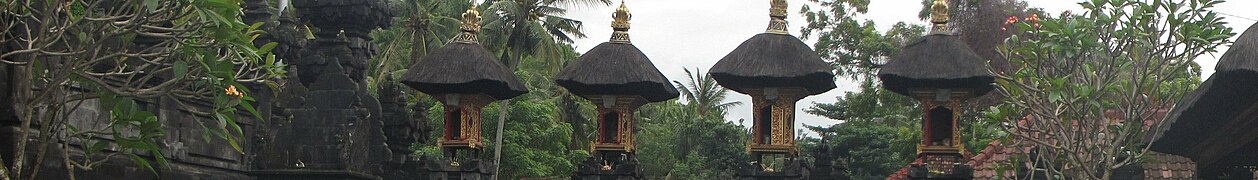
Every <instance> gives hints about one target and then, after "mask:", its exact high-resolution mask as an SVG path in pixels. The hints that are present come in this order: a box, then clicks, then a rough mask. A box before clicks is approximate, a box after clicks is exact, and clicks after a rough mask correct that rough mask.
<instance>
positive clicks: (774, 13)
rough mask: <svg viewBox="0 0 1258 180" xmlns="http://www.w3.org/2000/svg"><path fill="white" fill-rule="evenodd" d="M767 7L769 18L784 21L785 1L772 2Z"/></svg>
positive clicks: (775, 0)
mask: <svg viewBox="0 0 1258 180" xmlns="http://www.w3.org/2000/svg"><path fill="white" fill-rule="evenodd" d="M769 6H770V7H769V16H770V17H777V18H782V19H786V8H787V7H786V0H772V1H770V2H769Z"/></svg>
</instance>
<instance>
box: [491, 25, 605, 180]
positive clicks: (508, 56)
mask: <svg viewBox="0 0 1258 180" xmlns="http://www.w3.org/2000/svg"><path fill="white" fill-rule="evenodd" d="M595 5H603V6H607V5H611V1H610V0H499V1H495V2H493V3H492V5H491V6H490V7H489V10H490V12H494V13H487V15H488V16H489V17H488V18H486V20H487V21H489V22H488V24H487V25H486V27H487V30H488V31H489V32H499V33H500V34H507V36H506V37H507V38H506V39H501V38H492V37H491V38H487V40H486V41H489V42H498V43H490V44H501V45H503V46H499V47H498V48H497V49H498V51H500V52H501V53H502V59H503V63H504V64H506V65H507V68H509V69H511V70H515V69H516V68H517V67H519V65H520V63H521V62H522V61H523V60H524V59H525V57H536V58H535V59H540V60H553V59H552V58H554V57H556V56H559V52H560V51H559V49H560V48H559V47H561V46H560V45H561V44H566V43H571V42H572V40H573V38H584V37H585V33H583V32H581V28H582V23H581V21H577V20H573V19H570V18H566V17H563V16H564V14H566V13H567V9H564V8H562V7H560V6H575V7H581V6H595ZM490 48H491V49H492V48H494V46H492V45H491V46H490ZM556 64H558V63H556ZM556 69H558V68H556ZM510 103H511V100H504V101H502V102H501V103H499V104H500V106H501V107H508V106H509V104H510ZM508 109H509V108H502V109H501V110H500V112H499V113H498V126H497V127H499V128H498V129H497V130H495V131H494V132H496V133H494V162H495V163H497V162H499V160H500V159H501V157H502V133H503V130H502V127H503V126H504V125H503V123H504V122H505V121H506V115H507V110H508ZM497 171H498V170H495V172H497Z"/></svg>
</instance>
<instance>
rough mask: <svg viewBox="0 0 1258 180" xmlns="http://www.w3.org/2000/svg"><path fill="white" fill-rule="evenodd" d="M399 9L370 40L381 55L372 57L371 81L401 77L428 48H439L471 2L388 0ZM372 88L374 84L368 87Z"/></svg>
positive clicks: (456, 31)
mask: <svg viewBox="0 0 1258 180" xmlns="http://www.w3.org/2000/svg"><path fill="white" fill-rule="evenodd" d="M391 1H392V2H390V3H391V4H394V5H396V6H397V7H398V8H399V9H398V11H396V12H397V13H398V14H397V16H396V17H394V20H393V22H394V24H393V27H392V28H388V29H383V30H377V31H376V32H374V33H371V34H372V36H373V37H372V39H374V40H375V41H376V43H377V44H379V45H380V51H381V52H380V55H379V56H376V57H375V58H373V59H371V62H370V63H371V66H370V67H368V70H367V72H368V73H369V74H371V75H372V76H371V77H372V79H371V81H370V82H380V81H381V80H383V79H384V78H385V77H387V76H395V75H396V76H400V75H401V73H402V72H405V71H406V68H408V67H410V65H411V64H412V63H414V62H415V61H419V59H421V58H423V57H424V56H425V55H427V54H428V52H429V51H430V50H434V49H437V48H441V47H442V46H444V45H445V43H446V42H449V40H450V39H451V38H453V37H454V35H456V34H458V33H459V25H458V24H459V21H460V19H458V18H457V17H458V15H459V13H462V12H463V10H465V9H466V8H464V7H467V6H468V5H470V2H466V1H441V0H391ZM369 87H375V86H369Z"/></svg>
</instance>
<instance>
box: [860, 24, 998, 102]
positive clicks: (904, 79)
mask: <svg viewBox="0 0 1258 180" xmlns="http://www.w3.org/2000/svg"><path fill="white" fill-rule="evenodd" d="M878 78H879V79H882V85H883V87H884V88H887V89H888V90H891V91H893V92H896V93H899V94H904V95H908V94H909V89H912V88H970V89H974V90H975V93H976V94H975V95H983V94H987V92H990V91H991V90H992V88H994V87H993V86H992V82H993V81H995V78H994V77H993V76H992V74H991V73H990V72H989V71H988V70H987V63H986V61H984V60H983V58H981V57H979V56H978V54H976V53H974V50H971V49H970V48H969V46H966V45H965V43H964V42H962V41H961V39H959V38H957V37H956V36H952V35H948V34H931V35H927V36H926V37H922V38H921V39H918V40H917V41H914V42H913V43H911V44H909V45H907V46H904V49H903V50H901V51H900V53H899V54H896V55H895V56H892V57H891V60H890V61H888V62H887V64H886V65H883V66H882V69H881V70H879V71H878Z"/></svg>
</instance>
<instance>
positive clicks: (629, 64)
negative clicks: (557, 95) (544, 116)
mask: <svg viewBox="0 0 1258 180" xmlns="http://www.w3.org/2000/svg"><path fill="white" fill-rule="evenodd" d="M555 82H556V83H558V84H559V85H560V86H563V87H564V88H567V89H568V92H572V93H573V94H577V95H640V96H642V97H643V98H645V99H646V100H647V101H650V102H659V101H665V100H669V99H673V98H676V97H677V96H678V95H679V94H680V93H678V92H677V88H675V87H673V85H672V84H671V83H669V81H668V78H665V77H664V74H662V73H660V70H658V69H655V64H652V63H651V60H650V59H647V57H646V54H643V53H642V51H641V50H638V47H635V46H633V44H628V43H613V42H605V43H603V44H599V45H598V46H595V47H594V49H590V51H589V52H586V53H585V55H581V58H578V59H577V60H576V61H575V62H572V64H569V65H568V66H567V67H564V69H563V70H562V71H560V72H559V75H556V76H555Z"/></svg>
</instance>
